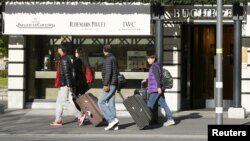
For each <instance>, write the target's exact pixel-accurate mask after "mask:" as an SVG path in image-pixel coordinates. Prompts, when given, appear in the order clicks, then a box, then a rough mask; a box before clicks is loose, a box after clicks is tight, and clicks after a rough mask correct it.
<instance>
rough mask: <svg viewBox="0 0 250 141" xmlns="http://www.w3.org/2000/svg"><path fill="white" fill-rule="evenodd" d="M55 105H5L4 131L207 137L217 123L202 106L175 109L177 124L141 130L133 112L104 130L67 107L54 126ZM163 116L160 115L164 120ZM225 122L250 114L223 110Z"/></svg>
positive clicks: (1, 122)
mask: <svg viewBox="0 0 250 141" xmlns="http://www.w3.org/2000/svg"><path fill="white" fill-rule="evenodd" d="M54 112H55V110H53V109H50V110H48V109H46V110H45V109H22V110H17V109H16V110H15V109H6V110H5V113H4V114H0V127H1V128H0V136H1V135H23V134H25V135H47V136H48V135H57V134H60V135H68V134H71V135H77V136H79V135H81V136H96V135H98V136H102V135H105V136H117V134H119V136H124V137H126V136H137V137H139V136H143V137H145V136H150V137H151V138H152V137H155V136H157V137H176V136H178V137H183V138H188V137H191V136H192V138H193V137H197V138H207V127H208V125H212V124H214V125H215V124H216V121H217V120H216V114H215V112H214V111H213V110H209V109H202V110H192V111H180V112H175V113H173V116H174V118H175V121H176V125H174V126H168V127H164V126H162V124H155V125H152V126H150V127H148V128H146V129H143V130H139V129H138V128H137V126H136V124H135V123H134V121H133V119H132V118H131V117H130V116H120V117H118V119H119V120H120V124H119V127H120V130H118V131H105V130H104V127H105V126H98V127H94V126H93V125H92V124H90V123H85V124H84V125H83V126H78V124H77V122H75V121H74V117H73V116H71V115H70V114H69V113H67V112H68V111H65V112H66V113H65V116H64V117H63V122H64V125H63V126H60V127H52V126H50V125H49V123H50V122H51V121H53V120H54V118H55V117H54ZM163 120H164V119H160V122H161V123H162V122H163ZM222 123H223V124H238V125H243V124H244V125H250V115H249V114H248V115H247V118H245V119H228V118H227V113H226V112H224V114H223V122H222Z"/></svg>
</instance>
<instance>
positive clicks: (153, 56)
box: [147, 54, 157, 62]
mask: <svg viewBox="0 0 250 141" xmlns="http://www.w3.org/2000/svg"><path fill="white" fill-rule="evenodd" d="M147 58H154V59H155V61H154V62H156V61H157V57H156V55H155V54H147Z"/></svg>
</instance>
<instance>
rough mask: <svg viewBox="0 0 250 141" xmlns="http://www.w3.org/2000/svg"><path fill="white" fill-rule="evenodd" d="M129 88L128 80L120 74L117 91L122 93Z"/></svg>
mask: <svg viewBox="0 0 250 141" xmlns="http://www.w3.org/2000/svg"><path fill="white" fill-rule="evenodd" d="M126 86H127V80H126V78H125V76H124V75H123V74H121V73H120V72H118V85H117V90H118V91H120V90H121V89H122V88H124V87H126Z"/></svg>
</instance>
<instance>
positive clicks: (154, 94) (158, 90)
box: [142, 53, 175, 126]
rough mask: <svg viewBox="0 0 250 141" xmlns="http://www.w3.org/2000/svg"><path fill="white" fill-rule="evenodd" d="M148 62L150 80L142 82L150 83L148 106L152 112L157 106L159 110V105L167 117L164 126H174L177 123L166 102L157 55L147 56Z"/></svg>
mask: <svg viewBox="0 0 250 141" xmlns="http://www.w3.org/2000/svg"><path fill="white" fill-rule="evenodd" d="M147 62H148V64H149V65H150V68H149V73H148V78H147V79H144V80H142V83H146V82H148V87H147V88H148V92H149V99H148V102H147V105H148V107H149V108H150V109H151V110H152V111H153V109H154V107H155V106H157V108H158V105H160V106H161V107H162V108H163V109H164V111H165V114H166V117H167V121H166V122H165V123H164V124H163V125H164V126H169V125H174V124H175V121H174V119H173V115H172V112H171V111H170V109H169V107H168V105H167V103H166V101H165V97H164V90H163V89H162V81H161V79H162V73H161V72H162V66H161V65H160V64H159V63H158V62H157V59H156V55H155V54H154V53H148V54H147ZM154 114H158V113H154ZM156 117H157V116H156Z"/></svg>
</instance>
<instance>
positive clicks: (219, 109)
mask: <svg viewBox="0 0 250 141" xmlns="http://www.w3.org/2000/svg"><path fill="white" fill-rule="evenodd" d="M222 5H223V0H217V23H216V82H215V89H216V91H215V92H216V93H215V96H214V97H215V102H216V105H215V106H216V107H215V113H216V123H217V124H223V103H222V100H223V62H222V59H223V34H222V33H223V24H222Z"/></svg>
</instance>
